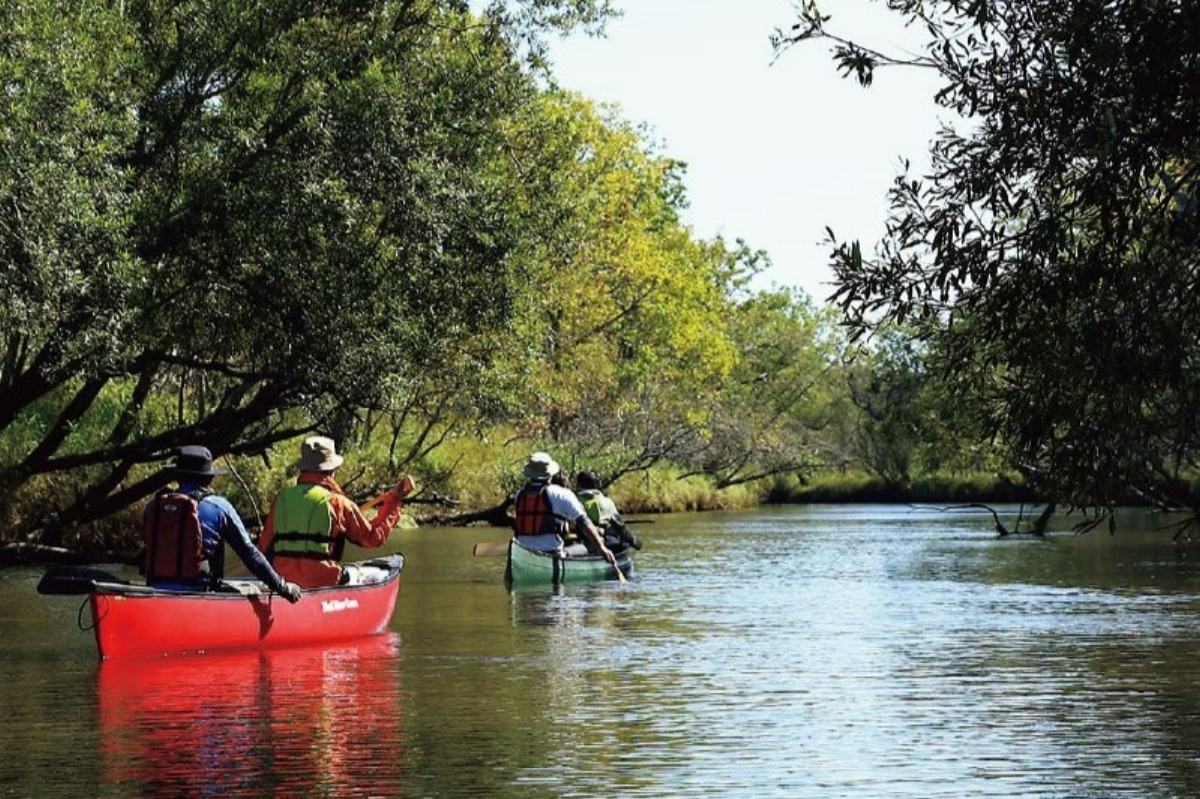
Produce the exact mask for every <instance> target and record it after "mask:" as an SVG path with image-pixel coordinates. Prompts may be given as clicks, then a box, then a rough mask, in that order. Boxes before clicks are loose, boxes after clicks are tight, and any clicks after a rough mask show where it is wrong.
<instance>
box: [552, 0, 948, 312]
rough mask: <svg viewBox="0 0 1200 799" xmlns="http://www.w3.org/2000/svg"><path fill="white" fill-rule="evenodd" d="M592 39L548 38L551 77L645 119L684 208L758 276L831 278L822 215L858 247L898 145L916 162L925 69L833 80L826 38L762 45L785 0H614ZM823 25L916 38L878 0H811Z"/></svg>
mask: <svg viewBox="0 0 1200 799" xmlns="http://www.w3.org/2000/svg"><path fill="white" fill-rule="evenodd" d="M615 5H617V6H618V7H619V8H621V10H622V11H623V16H622V17H620V18H618V19H616V20H613V21H611V22H610V23H609V24H608V26H607V28H606V35H605V36H604V37H603V38H590V37H587V36H584V35H573V36H571V37H569V38H566V39H562V40H559V41H556V42H554V43H553V44H552V47H551V51H550V57H551V61H552V63H553V72H554V74H555V76H556V78H557V80H558V82H559V83H560V84H561V85H562V86H563V87H565V88H567V89H571V90H574V91H578V92H580V93H582V94H584V95H586V96H588V97H590V98H592V99H593V100H597V101H600V102H605V103H613V104H616V105H618V106H619V107H620V109H621V112H622V116H624V117H625V118H626V119H628V120H630V121H632V122H635V123H644V124H646V125H648V126H649V128H650V130H651V134H652V138H653V140H654V141H656V142H657V143H658V144H659V145H660V147H661V149H662V152H663V153H664V154H666V155H668V156H670V157H672V158H677V159H679V160H682V161H684V162H686V163H687V165H688V168H687V176H686V178H685V185H686V187H687V193H688V198H689V200H690V207H689V208H688V210H687V212H686V213H685V221H686V222H687V223H689V224H690V225H691V226H692V228H693V230H694V233H695V234H696V235H697V236H698V237H700V238H705V239H707V238H711V237H713V236H715V235H718V234H719V235H722V236H724V237H725V238H726V239H727V240H729V241H731V242H732V241H733V240H734V239H737V238H742V239H745V240H746V243H747V244H748V245H750V246H751V247H753V248H755V249H763V250H766V251H767V253H768V254H769V255H770V258H771V260H772V266H771V267H770V269H768V270H767V271H766V272H765V273H764V274H763V275H761V276H760V277H759V279H758V281H757V283H756V285H757V287H759V288H766V287H767V286H770V285H786V286H794V287H799V288H802V289H804V290H805V291H807V292H808V293H809V294H810V295H811V296H813V297H814V298H815V299H817V300H823V299H825V298H826V297H828V296H829V294H830V293H831V292H832V285H831V281H832V271H831V270H830V268H829V257H828V252H829V247H828V246H827V245H826V244H824V243H823V240H824V239H825V235H826V234H825V227H826V226H829V227H831V228H832V229H833V231H834V232H835V233H836V234H837V236H838V238H839V240H853V239H859V240H861V241H862V242H863V248H864V252H867V251H869V250H870V249H871V247H872V246H873V243H874V242H875V240H877V239H878V238H879V236H880V235H881V234H882V232H883V230H884V222H885V220H886V214H887V197H886V194H887V190H888V188H889V187H890V185H891V183H892V180H893V179H894V178H895V177H896V175H897V174H899V173H900V171H901V166H902V161H903V159H905V158H907V159H908V160H909V161H911V163H912V165H913V173H914V174H917V175H919V174H922V172H923V170H924V169H925V168H926V167H927V164H928V157H927V151H928V144H929V142H930V141H931V140H932V138H933V134H934V133H935V131H936V129H937V126H938V120H939V114H938V112H939V109H938V108H937V107H936V106H935V105H934V103H933V99H932V98H933V94H934V92H935V91H936V89H937V83H936V80H935V77H934V76H933V75H932V74H930V73H928V72H926V71H922V70H918V69H910V68H888V69H883V70H880V71H878V72H877V73H876V76H875V82H874V84H873V85H872V86H871V87H870V88H869V89H863V88H862V87H860V86H859V85H858V83H857V82H856V81H854V80H853V79H850V78H842V77H841V76H840V75H839V73H838V71H837V69H836V67H835V65H834V63H833V60H832V58H831V56H830V48H829V47H828V45H827V44H825V43H816V42H808V43H805V44H803V45H801V46H799V47H794V48H792V49H791V50H789V51H787V52H786V53H784V54H783V55H782V56H780V57H778V58H776V57H775V54H774V53H773V51H772V49H771V44H770V36H771V34H772V33H773V32H774V31H775V29H776V28H787V27H789V26H790V25H791V24H792V23H793V22H794V21H795V19H796V15H795V12H794V11H793V2H792V0H615ZM821 9H822V11H824V12H825V13H826V14H829V15H832V17H833V21H832V22H831V23H829V25H828V26H827V29H829V30H836V31H838V32H839V33H843V34H844V35H848V36H850V37H851V38H855V39H857V40H859V41H861V42H862V43H864V44H867V45H870V46H872V47H874V48H876V49H881V50H884V51H885V52H889V53H891V52H897V51H899V52H908V53H912V52H914V51H915V50H916V49H917V47H918V45H919V43H920V40H919V37H918V36H917V35H916V34H915V33H914V32H912V31H910V30H907V29H905V28H904V27H903V24H902V20H901V19H900V18H899V16H898V15H896V14H894V13H893V12H889V11H888V10H887V8H886V6H885V5H884V4H883V3H882V2H880V0H824V1H823V2H822V3H821Z"/></svg>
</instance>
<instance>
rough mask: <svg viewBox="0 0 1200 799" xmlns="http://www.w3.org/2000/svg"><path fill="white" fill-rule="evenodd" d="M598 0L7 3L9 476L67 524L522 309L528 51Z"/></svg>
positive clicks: (387, 396) (54, 523)
mask: <svg viewBox="0 0 1200 799" xmlns="http://www.w3.org/2000/svg"><path fill="white" fill-rule="evenodd" d="M605 13H606V4H605V3H593V2H590V0H562V2H556V1H554V0H552V1H551V2H545V1H544V0H527V1H526V2H512V3H495V4H492V6H490V7H489V10H488V11H486V12H485V13H484V14H483V15H482V16H479V17H475V16H472V15H471V14H470V13H469V11H468V9H467V4H466V3H465V2H451V1H445V2H437V1H435V0H375V1H374V2H366V3H340V2H333V3H326V2H315V1H314V2H299V3H295V2H288V3H284V2H269V1H264V2H257V3H230V2H224V1H223V0H190V1H189V2H182V3H171V4H161V3H154V2H148V1H147V0H134V1H133V2H129V0H126V2H121V3H106V2H99V3H80V4H77V5H76V4H65V5H64V4H61V3H50V2H42V1H41V0H31V2H28V3H15V4H12V3H10V4H6V5H5V6H4V7H3V8H2V9H0V30H3V31H4V32H5V33H4V34H3V36H0V85H2V86H3V87H4V91H3V92H0V105H2V107H3V113H2V114H0V269H2V270H3V277H2V285H3V291H4V300H5V305H6V307H8V308H11V309H12V313H11V314H10V315H8V316H6V317H5V318H4V320H3V322H2V323H0V324H2V325H3V326H2V327H0V344H2V345H3V348H4V349H3V351H2V352H0V436H3V437H4V440H5V444H6V446H5V447H4V457H3V462H2V463H0V467H2V477H3V483H4V490H6V492H8V493H9V494H11V493H12V492H14V491H17V490H20V489H21V488H22V487H24V486H28V485H30V484H31V483H32V482H35V481H37V480H38V479H39V478H46V477H50V476H53V475H57V474H62V473H65V472H72V473H81V472H82V473H86V474H87V478H86V482H87V487H86V489H85V490H84V491H83V492H82V493H81V494H79V495H76V496H74V497H68V496H60V497H56V503H57V506H52V507H49V508H47V509H46V511H47V515H46V517H45V518H44V519H39V520H38V522H37V524H38V525H39V526H40V529H41V532H42V533H43V534H44V535H45V537H46V540H47V542H48V543H54V542H55V539H56V537H57V536H60V535H61V533H62V531H63V530H64V529H65V528H67V527H68V526H70V525H72V524H79V523H83V522H87V521H90V520H94V519H97V518H100V517H102V516H104V515H106V514H108V513H110V512H112V511H113V510H115V509H118V508H120V507H123V506H125V505H127V504H129V503H130V502H132V501H134V500H136V499H138V498H140V497H142V496H145V495H146V494H147V493H148V492H149V491H151V490H153V488H154V487H155V486H156V485H157V483H158V482H159V481H160V479H161V478H160V477H159V476H158V475H156V474H154V473H152V472H150V471H148V470H147V466H146V465H148V464H153V463H155V462H158V461H161V460H162V459H163V458H164V457H165V456H166V455H167V454H168V453H169V451H170V450H171V449H172V448H174V447H176V446H178V445H180V444H183V443H187V442H189V441H195V440H199V441H203V442H205V443H207V444H209V445H210V446H211V447H212V449H213V450H214V451H215V452H216V453H218V454H221V453H238V452H242V453H245V452H257V451H262V450H265V448H267V447H269V446H270V445H271V444H272V443H274V442H277V441H280V440H283V439H286V438H290V437H292V436H294V435H296V434H298V433H301V432H304V431H306V430H310V429H313V428H314V427H316V426H318V425H322V424H326V423H328V422H329V420H331V419H334V418H337V417H345V415H346V414H354V413H357V412H358V411H359V410H360V409H364V408H365V409H390V408H403V407H405V406H406V404H409V403H411V400H412V397H411V396H410V395H405V394H404V392H405V391H406V389H409V388H412V387H413V386H414V385H417V384H415V383H412V382H406V381H405V377H406V376H408V375H410V374H412V373H414V372H418V371H420V370H421V369H423V368H425V367H427V366H429V365H430V364H433V363H438V362H439V359H443V360H444V359H445V358H449V357H453V356H454V355H455V354H456V352H457V349H456V348H457V347H458V346H459V343H460V342H462V341H464V340H467V339H471V338H473V337H477V336H479V335H482V334H483V333H486V332H487V331H490V330H496V329H500V328H503V327H504V326H505V325H506V324H507V323H508V322H509V320H511V318H512V316H513V312H514V311H513V309H514V304H515V302H516V291H517V289H518V288H519V284H518V283H517V280H516V275H515V271H514V270H515V269H516V264H515V261H514V260H513V259H511V258H510V254H511V253H513V252H514V251H515V250H517V248H518V243H519V241H520V240H521V237H522V235H524V234H523V230H524V228H523V225H524V224H525V223H524V221H523V220H522V219H521V218H519V217H517V216H515V215H513V214H512V213H510V211H509V208H510V207H511V205H512V203H511V195H512V193H513V192H514V191H515V187H514V186H513V185H512V184H504V183H498V182H497V181H496V180H495V170H494V164H495V163H496V162H497V160H499V159H501V158H503V157H505V155H506V152H507V149H508V146H509V144H510V143H509V142H508V140H507V138H506V129H505V126H504V124H503V122H504V121H505V120H506V119H507V118H508V117H509V116H511V115H512V114H513V113H515V111H516V109H518V108H519V107H520V106H521V105H522V104H524V103H527V102H529V101H530V98H531V97H533V96H535V95H536V93H537V87H536V85H535V82H534V77H533V74H532V73H531V72H530V70H529V69H528V68H526V67H524V66H523V65H522V61H521V56H520V54H521V53H526V54H535V53H536V52H537V50H538V42H539V39H538V37H539V35H540V34H541V33H543V32H545V31H547V30H550V29H552V28H554V27H555V26H559V25H571V24H576V23H582V24H593V23H596V22H598V21H600V20H602V18H603V16H604V14H605Z"/></svg>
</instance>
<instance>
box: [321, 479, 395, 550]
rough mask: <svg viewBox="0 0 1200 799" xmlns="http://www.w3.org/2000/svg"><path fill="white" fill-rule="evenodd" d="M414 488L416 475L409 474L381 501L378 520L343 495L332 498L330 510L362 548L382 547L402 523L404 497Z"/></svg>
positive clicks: (340, 525) (345, 533) (343, 529)
mask: <svg viewBox="0 0 1200 799" xmlns="http://www.w3.org/2000/svg"><path fill="white" fill-rule="evenodd" d="M413 487H414V483H413V481H412V478H411V477H409V476H408V475H405V476H404V479H402V480H401V481H400V482H399V483H397V484H396V487H395V488H394V489H392V490H391V491H389V492H388V494H387V496H386V497H385V498H384V500H383V502H381V503H380V504H379V506H378V510H377V511H376V512H375V518H374V519H368V518H367V517H366V516H365V515H364V514H363V512H362V510H361V509H360V508H359V507H358V505H355V504H354V500H352V499H350V498H349V497H347V496H344V495H342V494H334V495H333V496H332V497H330V498H329V505H330V510H332V511H333V514H334V526H335V527H336V528H337V529H340V530H341V531H342V535H344V536H346V538H348V539H349V540H350V541H351V542H352V543H355V544H357V545H358V546H360V547H365V548H367V549H374V548H376V547H381V546H383V544H384V542H386V541H387V539H388V536H389V535H391V533H392V529H393V528H395V526H396V525H397V524H399V523H400V510H401V509H402V508H403V507H404V497H406V496H407V495H408V494H409V493H410V492H411V491H412V490H413Z"/></svg>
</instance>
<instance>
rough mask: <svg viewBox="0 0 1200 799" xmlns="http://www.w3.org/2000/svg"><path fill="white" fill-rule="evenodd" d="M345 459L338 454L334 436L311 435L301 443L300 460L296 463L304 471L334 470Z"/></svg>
mask: <svg viewBox="0 0 1200 799" xmlns="http://www.w3.org/2000/svg"><path fill="white" fill-rule="evenodd" d="M343 461H345V458H343V457H342V456H341V455H339V454H337V447H336V446H335V445H334V443H333V439H332V438H326V437H325V436H309V437H308V438H306V439H304V443H303V444H301V445H300V460H299V462H297V464H296V468H298V469H299V470H300V471H302V472H332V471H333V470H334V469H336V468H338V467H339V466H341V465H342V462H343Z"/></svg>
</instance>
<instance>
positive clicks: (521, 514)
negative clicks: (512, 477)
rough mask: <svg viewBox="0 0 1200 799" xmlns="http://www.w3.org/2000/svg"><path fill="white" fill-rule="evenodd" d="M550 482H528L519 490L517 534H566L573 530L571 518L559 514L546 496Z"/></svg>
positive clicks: (515, 528) (514, 528)
mask: <svg viewBox="0 0 1200 799" xmlns="http://www.w3.org/2000/svg"><path fill="white" fill-rule="evenodd" d="M549 485H550V484H549V483H528V484H527V485H526V486H525V487H524V488H522V489H521V490H520V491H518V492H517V501H516V511H517V515H516V518H515V519H513V532H514V533H516V534H517V535H546V534H548V533H557V534H558V535H561V536H566V535H567V534H568V533H569V532H570V531H571V520H570V519H568V518H567V517H566V516H559V515H558V514H556V513H555V512H554V508H553V507H552V506H551V504H550V497H548V496H546V488H547V487H549Z"/></svg>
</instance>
